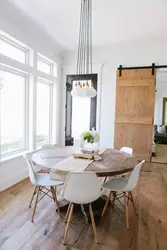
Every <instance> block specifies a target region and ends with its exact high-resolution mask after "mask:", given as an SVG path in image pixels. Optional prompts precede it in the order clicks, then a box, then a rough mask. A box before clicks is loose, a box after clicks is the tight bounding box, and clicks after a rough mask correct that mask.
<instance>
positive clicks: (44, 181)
mask: <svg viewBox="0 0 167 250" xmlns="http://www.w3.org/2000/svg"><path fill="white" fill-rule="evenodd" d="M24 158H25V160H26V163H27V165H28V170H29V177H30V181H31V182H32V184H34V185H35V189H34V192H33V195H32V198H31V201H30V205H29V207H31V205H32V202H33V199H34V196H35V195H36V200H35V205H34V211H33V215H32V220H31V221H32V222H33V221H34V216H35V211H36V207H37V203H38V202H39V201H40V200H41V199H42V198H43V197H44V196H45V195H48V196H49V197H51V196H50V195H49V194H48V192H49V191H50V192H51V194H52V197H51V198H52V199H53V200H54V202H56V205H57V210H58V212H59V213H60V210H59V206H58V201H57V196H56V186H58V185H61V184H63V182H62V181H54V180H50V179H49V178H50V174H42V173H36V172H35V171H34V164H33V162H32V154H26V155H24ZM47 187H49V189H48V188H47ZM44 190H47V192H45V191H44ZM41 193H43V194H44V195H43V197H40V195H41Z"/></svg>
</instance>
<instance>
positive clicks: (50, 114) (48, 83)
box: [35, 77, 54, 149]
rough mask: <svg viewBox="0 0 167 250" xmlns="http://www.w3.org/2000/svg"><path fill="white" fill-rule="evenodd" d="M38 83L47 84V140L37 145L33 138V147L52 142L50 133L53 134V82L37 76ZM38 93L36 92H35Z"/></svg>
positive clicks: (36, 147) (37, 147)
mask: <svg viewBox="0 0 167 250" xmlns="http://www.w3.org/2000/svg"><path fill="white" fill-rule="evenodd" d="M38 82H39V83H43V84H46V85H48V86H49V111H50V112H49V141H47V142H44V143H41V144H40V145H39V146H38V145H37V143H36V140H35V149H39V147H40V146H41V145H43V144H45V143H52V134H53V85H54V83H53V82H51V81H48V80H46V79H44V78H40V77H38V78H37V84H38ZM37 95H38V92H37ZM36 100H37V96H36ZM36 117H37V106H36ZM36 126H37V122H36ZM36 137H37V131H36V136H35V138H36Z"/></svg>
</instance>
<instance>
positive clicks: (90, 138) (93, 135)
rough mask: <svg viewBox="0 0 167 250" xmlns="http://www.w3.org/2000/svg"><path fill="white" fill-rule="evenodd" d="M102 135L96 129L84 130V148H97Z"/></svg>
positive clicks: (82, 139) (82, 137)
mask: <svg viewBox="0 0 167 250" xmlns="http://www.w3.org/2000/svg"><path fill="white" fill-rule="evenodd" d="M99 140H100V135H99V133H98V132H97V131H96V130H94V129H93V130H92V131H84V132H83V133H81V141H82V143H83V148H84V149H89V150H92V151H93V150H97V149H98V142H99Z"/></svg>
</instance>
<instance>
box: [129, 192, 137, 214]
mask: <svg viewBox="0 0 167 250" xmlns="http://www.w3.org/2000/svg"><path fill="white" fill-rule="evenodd" d="M130 196H131V200H132V204H133V208H134V212H135V215H136V216H137V211H136V206H135V203H134V199H133V195H132V192H130Z"/></svg>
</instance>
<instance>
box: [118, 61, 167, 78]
mask: <svg viewBox="0 0 167 250" xmlns="http://www.w3.org/2000/svg"><path fill="white" fill-rule="evenodd" d="M162 68H167V65H155V63H152V65H150V66H137V67H123V66H122V65H119V68H118V70H119V76H122V71H123V70H133V69H152V75H154V74H155V69H162Z"/></svg>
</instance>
